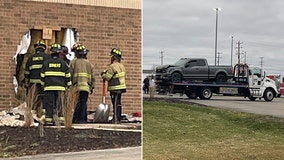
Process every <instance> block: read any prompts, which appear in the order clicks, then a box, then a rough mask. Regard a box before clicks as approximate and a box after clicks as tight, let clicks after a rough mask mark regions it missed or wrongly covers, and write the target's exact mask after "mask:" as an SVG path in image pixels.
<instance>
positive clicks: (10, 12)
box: [0, 0, 142, 113]
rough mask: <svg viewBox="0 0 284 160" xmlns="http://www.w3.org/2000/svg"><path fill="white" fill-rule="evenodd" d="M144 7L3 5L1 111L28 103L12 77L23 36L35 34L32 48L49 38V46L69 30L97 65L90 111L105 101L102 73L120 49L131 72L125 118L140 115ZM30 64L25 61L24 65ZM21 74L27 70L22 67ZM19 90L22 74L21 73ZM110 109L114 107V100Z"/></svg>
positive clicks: (71, 1) (94, 0)
mask: <svg viewBox="0 0 284 160" xmlns="http://www.w3.org/2000/svg"><path fill="white" fill-rule="evenodd" d="M141 6H142V2H141V0H1V1H0V8H1V9H0V17H1V23H0V30H1V32H0V110H3V109H8V108H10V107H15V106H17V105H18V104H19V103H20V102H21V101H23V99H22V97H21V95H18V94H17V95H16V94H15V91H14V85H13V76H14V75H15V74H16V64H15V62H14V60H13V56H14V55H15V54H17V53H16V52H17V46H18V45H20V43H21V40H22V37H23V35H25V33H27V31H31V45H30V46H31V47H30V48H29V49H28V51H27V54H25V56H24V59H26V58H27V57H28V55H30V54H31V53H32V52H33V44H34V43H35V42H36V41H37V40H38V39H45V41H46V43H47V45H48V47H50V45H51V44H52V43H53V42H58V43H61V42H62V41H63V37H64V34H65V31H66V29H67V28H69V29H70V28H71V29H72V30H73V31H74V32H75V33H76V36H77V38H78V39H79V42H81V43H83V44H84V45H85V46H86V47H87V48H88V49H89V50H90V52H89V54H88V59H90V61H91V62H92V63H93V64H94V65H95V68H96V72H97V76H96V88H95V92H94V93H93V94H92V95H91V96H90V98H89V102H88V103H89V106H88V107H89V110H95V109H96V107H97V106H98V104H99V103H100V102H101V100H102V98H101V97H102V79H101V77H100V72H101V71H103V70H104V69H105V68H106V66H107V65H108V64H109V63H110V57H109V52H110V50H111V49H112V48H113V47H118V48H120V49H121V51H122V52H123V57H124V60H123V63H124V64H125V67H126V72H127V78H126V81H127V93H125V94H124V96H123V98H122V103H123V108H124V110H123V113H132V112H137V111H140V110H141V105H142V104H141V88H142V86H141V81H142V78H141V75H142V64H141V63H142V58H141V57H142V49H141V48H142V42H141V41H142V35H141V34H142V12H141ZM23 62H25V61H23ZM20 67H21V68H20V72H22V70H23V66H20ZM19 75H20V76H19V89H20V88H21V87H20V85H21V84H20V81H21V79H22V78H21V73H19ZM107 104H109V105H111V101H110V97H109V96H108V97H107Z"/></svg>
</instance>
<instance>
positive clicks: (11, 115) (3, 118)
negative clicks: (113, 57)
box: [0, 102, 142, 127]
mask: <svg viewBox="0 0 284 160" xmlns="http://www.w3.org/2000/svg"><path fill="white" fill-rule="evenodd" d="M27 114H28V109H27V104H26V102H24V103H22V104H21V105H19V106H18V107H15V108H10V109H9V110H4V111H1V112H0V126H10V127H23V126H25V118H26V117H28V116H27ZM30 114H32V115H33V116H32V118H33V120H32V121H31V122H32V123H31V127H32V126H38V125H39V123H38V117H37V116H36V114H34V113H30ZM93 116H94V114H93V113H92V114H89V115H88V122H93ZM122 117H123V120H122V122H126V123H141V122H142V115H141V113H140V112H136V113H133V114H131V115H128V114H122ZM111 118H112V117H110V119H111Z"/></svg>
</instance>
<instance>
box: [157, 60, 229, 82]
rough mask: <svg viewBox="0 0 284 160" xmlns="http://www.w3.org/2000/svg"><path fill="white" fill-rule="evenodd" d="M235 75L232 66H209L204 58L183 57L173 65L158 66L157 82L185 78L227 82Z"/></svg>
mask: <svg viewBox="0 0 284 160" xmlns="http://www.w3.org/2000/svg"><path fill="white" fill-rule="evenodd" d="M232 77H233V73H232V66H209V65H208V63H207V60H206V59H204V58H181V59H180V60H178V61H177V62H176V63H174V64H172V65H163V66H158V67H156V70H155V81H156V83H168V82H182V81H184V80H198V81H214V82H226V81H227V80H228V79H230V78H232Z"/></svg>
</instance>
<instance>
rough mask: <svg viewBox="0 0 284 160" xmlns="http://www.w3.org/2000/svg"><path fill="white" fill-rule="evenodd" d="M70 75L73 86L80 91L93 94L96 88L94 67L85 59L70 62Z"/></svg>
mask: <svg viewBox="0 0 284 160" xmlns="http://www.w3.org/2000/svg"><path fill="white" fill-rule="evenodd" d="M70 73H71V77H72V78H71V79H72V83H73V85H76V86H77V90H78V91H87V92H91V90H92V89H93V88H95V71H94V65H93V64H92V63H91V62H90V61H89V60H88V59H85V58H75V59H73V60H72V61H71V62H70Z"/></svg>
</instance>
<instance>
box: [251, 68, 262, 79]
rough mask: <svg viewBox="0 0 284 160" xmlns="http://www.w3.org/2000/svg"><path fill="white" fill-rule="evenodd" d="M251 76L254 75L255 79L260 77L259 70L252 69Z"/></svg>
mask: <svg viewBox="0 0 284 160" xmlns="http://www.w3.org/2000/svg"><path fill="white" fill-rule="evenodd" d="M252 74H253V75H256V76H257V77H261V68H253V69H252Z"/></svg>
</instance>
